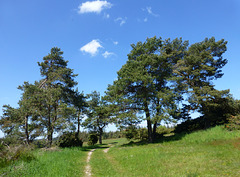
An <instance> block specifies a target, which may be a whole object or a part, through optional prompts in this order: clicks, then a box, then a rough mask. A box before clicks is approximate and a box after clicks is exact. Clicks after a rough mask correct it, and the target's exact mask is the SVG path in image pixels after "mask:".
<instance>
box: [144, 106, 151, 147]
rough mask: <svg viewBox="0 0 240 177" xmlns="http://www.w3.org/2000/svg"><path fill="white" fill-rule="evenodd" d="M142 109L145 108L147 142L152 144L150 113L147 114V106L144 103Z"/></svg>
mask: <svg viewBox="0 0 240 177" xmlns="http://www.w3.org/2000/svg"><path fill="white" fill-rule="evenodd" d="M144 107H145V113H146V119H147V128H148V142H149V143H152V142H153V139H152V122H151V120H150V113H149V109H148V105H147V102H146V101H145V103H144Z"/></svg>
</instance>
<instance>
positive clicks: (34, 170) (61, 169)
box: [0, 148, 87, 177]
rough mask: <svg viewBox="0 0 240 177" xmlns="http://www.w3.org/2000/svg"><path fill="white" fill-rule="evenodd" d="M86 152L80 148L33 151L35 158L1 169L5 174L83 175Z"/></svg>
mask: <svg viewBox="0 0 240 177" xmlns="http://www.w3.org/2000/svg"><path fill="white" fill-rule="evenodd" d="M86 155H87V152H85V151H82V149H81V148H65V149H61V150H57V151H42V150H39V151H37V152H35V156H36V160H33V161H31V162H29V163H24V162H19V163H16V164H13V165H12V166H9V167H7V168H5V169H2V171H1V172H2V173H0V174H5V175H6V176H29V177H30V176H31V177H32V176H44V177H46V176H49V177H50V176H51V177H53V176H83V175H84V168H85V165H86Z"/></svg>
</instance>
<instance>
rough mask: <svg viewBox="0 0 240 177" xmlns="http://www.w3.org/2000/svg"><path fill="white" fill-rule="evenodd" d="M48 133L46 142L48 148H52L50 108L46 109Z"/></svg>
mask: <svg viewBox="0 0 240 177" xmlns="http://www.w3.org/2000/svg"><path fill="white" fill-rule="evenodd" d="M48 111H49V112H48V132H47V141H48V146H49V147H51V146H52V135H53V127H52V122H51V112H50V111H51V109H50V106H49V108H48Z"/></svg>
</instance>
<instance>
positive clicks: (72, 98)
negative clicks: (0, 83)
mask: <svg viewBox="0 0 240 177" xmlns="http://www.w3.org/2000/svg"><path fill="white" fill-rule="evenodd" d="M62 54H63V52H62V51H61V50H60V49H59V48H52V49H51V52H50V54H48V55H47V56H45V57H44V58H43V61H42V62H38V65H39V67H40V74H41V76H42V79H41V80H39V81H35V83H34V84H30V83H28V82H24V84H23V85H21V86H19V87H18V89H20V90H21V91H22V97H21V100H20V101H19V102H18V105H19V107H18V108H13V107H11V106H10V105H4V106H3V115H2V117H1V119H0V126H1V130H2V131H3V132H4V133H5V135H7V136H16V135H18V137H19V138H20V139H22V140H23V141H25V142H26V143H27V144H29V142H31V141H32V140H34V139H35V138H36V137H39V136H44V137H46V139H47V142H48V145H49V146H51V145H52V141H53V134H54V133H60V132H64V131H74V130H75V129H77V134H78V135H79V133H80V125H81V120H82V119H83V116H84V115H89V118H91V119H92V127H93V128H95V127H97V128H100V129H102V128H103V127H104V126H105V125H102V123H100V124H98V123H96V126H95V124H94V123H95V121H94V120H93V119H94V118H95V116H98V115H95V114H99V115H100V114H102V113H101V111H99V112H98V109H97V108H95V107H96V106H98V105H99V104H100V103H99V102H100V96H99V95H98V93H97V92H94V94H93V95H92V99H93V101H90V102H89V103H90V104H89V105H90V106H89V108H90V109H93V111H97V113H95V112H92V111H91V110H90V111H89V110H87V108H88V103H87V101H86V99H87V98H86V96H84V94H83V93H80V92H79V91H78V89H75V86H76V85H77V82H76V81H74V78H75V77H76V76H77V75H76V74H74V73H73V70H72V69H70V68H68V67H67V63H68V61H66V60H64V59H63V57H62ZM94 96H98V97H96V98H95V97H94ZM93 102H96V104H94V103H93ZM88 113H89V114H88ZM90 115H91V116H90ZM100 119H101V118H100ZM100 119H99V120H100ZM87 120H88V119H87Z"/></svg>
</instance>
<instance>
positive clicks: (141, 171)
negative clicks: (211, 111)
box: [0, 126, 240, 177]
mask: <svg viewBox="0 0 240 177" xmlns="http://www.w3.org/2000/svg"><path fill="white" fill-rule="evenodd" d="M103 143H104V144H103V145H101V146H100V145H97V146H91V147H87V146H86V145H85V146H84V147H83V148H65V149H56V150H52V151H43V150H37V151H35V152H34V154H35V156H36V159H35V160H32V161H31V162H18V163H16V164H13V165H12V166H9V167H5V168H2V169H0V176H84V168H85V166H86V158H87V153H88V152H89V150H90V149H92V148H96V150H95V151H94V152H93V154H92V156H91V160H90V166H91V169H92V176H125V177H126V176H129V177H132V176H184V177H185V176H186V177H190V176H191V177H193V176H204V177H206V176H238V175H239V174H240V168H239V166H240V131H227V130H226V129H223V127H222V126H218V127H214V128H211V129H208V130H202V131H197V132H194V133H191V134H179V135H173V136H168V137H163V138H162V139H161V140H159V142H158V143H153V144H147V143H145V142H137V141H132V142H129V141H127V140H126V139H124V138H122V139H110V140H104V141H103ZM107 147H110V149H109V151H108V152H104V151H103V150H104V149H106V148H107Z"/></svg>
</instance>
